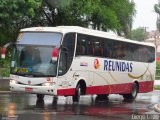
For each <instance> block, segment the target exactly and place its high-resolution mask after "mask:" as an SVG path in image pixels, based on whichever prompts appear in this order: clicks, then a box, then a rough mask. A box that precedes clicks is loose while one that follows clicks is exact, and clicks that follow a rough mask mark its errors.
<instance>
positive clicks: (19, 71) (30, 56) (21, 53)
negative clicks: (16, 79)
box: [11, 33, 62, 77]
mask: <svg viewBox="0 0 160 120" xmlns="http://www.w3.org/2000/svg"><path fill="white" fill-rule="evenodd" d="M61 36H62V35H61V34H56V33H27V34H26V33H23V35H22V38H20V40H19V42H17V44H16V47H15V49H14V53H13V58H12V63H11V73H12V74H15V75H21V76H33V77H34V76H35V77H52V76H53V77H54V76H56V70H57V62H56V61H54V60H52V52H53V49H54V48H55V47H57V46H60V40H61ZM27 38H28V39H27ZM29 41H30V42H29ZM35 41H37V42H35Z"/></svg>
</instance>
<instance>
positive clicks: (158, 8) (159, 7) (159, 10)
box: [154, 3, 160, 31]
mask: <svg viewBox="0 0 160 120" xmlns="http://www.w3.org/2000/svg"><path fill="white" fill-rule="evenodd" d="M154 10H155V12H156V13H157V14H158V16H159V17H158V18H157V29H158V30H159V31H160V3H159V4H155V5H154Z"/></svg>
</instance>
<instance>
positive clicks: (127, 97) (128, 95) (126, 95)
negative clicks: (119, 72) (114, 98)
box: [123, 83, 138, 100]
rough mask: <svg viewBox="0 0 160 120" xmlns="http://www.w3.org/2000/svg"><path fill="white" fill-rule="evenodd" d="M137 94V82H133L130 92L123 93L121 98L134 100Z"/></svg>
mask: <svg viewBox="0 0 160 120" xmlns="http://www.w3.org/2000/svg"><path fill="white" fill-rule="evenodd" d="M137 94H138V84H137V83H133V86H132V92H131V93H130V94H124V95H123V98H124V99H130V100H134V99H136V97H137Z"/></svg>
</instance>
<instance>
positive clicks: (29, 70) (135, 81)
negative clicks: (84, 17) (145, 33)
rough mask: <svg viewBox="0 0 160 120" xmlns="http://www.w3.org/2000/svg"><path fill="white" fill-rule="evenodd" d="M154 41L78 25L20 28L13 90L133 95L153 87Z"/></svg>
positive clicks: (75, 95) (76, 96)
mask: <svg viewBox="0 0 160 120" xmlns="http://www.w3.org/2000/svg"><path fill="white" fill-rule="evenodd" d="M155 63H156V61H155V46H154V45H153V44H151V43H144V42H137V41H132V40H128V39H125V38H122V37H118V36H116V35H111V34H108V33H106V32H101V31H96V30H90V29H86V28H82V27H76V26H59V27H33V28H26V29H22V30H21V31H20V34H19V37H18V39H17V42H16V43H15V45H14V53H13V57H12V62H11V80H10V90H11V91H17V92H26V93H32V94H37V97H38V98H39V99H41V98H43V97H44V95H52V96H73V97H72V98H73V101H79V98H80V95H88V94H90V95H91V94H96V95H98V97H100V98H103V97H106V96H107V95H109V94H120V95H123V97H124V98H125V99H135V98H136V96H137V93H145V92H150V91H152V90H153V85H154V79H155V68H156V64H155Z"/></svg>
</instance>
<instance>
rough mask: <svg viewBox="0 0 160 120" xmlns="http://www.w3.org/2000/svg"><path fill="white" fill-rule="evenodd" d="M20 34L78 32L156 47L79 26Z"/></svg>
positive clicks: (24, 30)
mask: <svg viewBox="0 0 160 120" xmlns="http://www.w3.org/2000/svg"><path fill="white" fill-rule="evenodd" d="M20 32H60V33H62V34H65V33H68V32H76V33H81V34H87V35H92V36H97V37H103V38H108V39H112V40H118V41H124V42H129V43H134V44H141V45H147V46H153V47H155V45H154V44H153V43H146V42H138V41H135V40H130V39H126V38H124V37H120V36H117V35H114V34H111V33H108V32H103V31H98V30H92V29H88V28H83V27H79V26H57V27H31V28H24V29H21V30H20Z"/></svg>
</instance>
